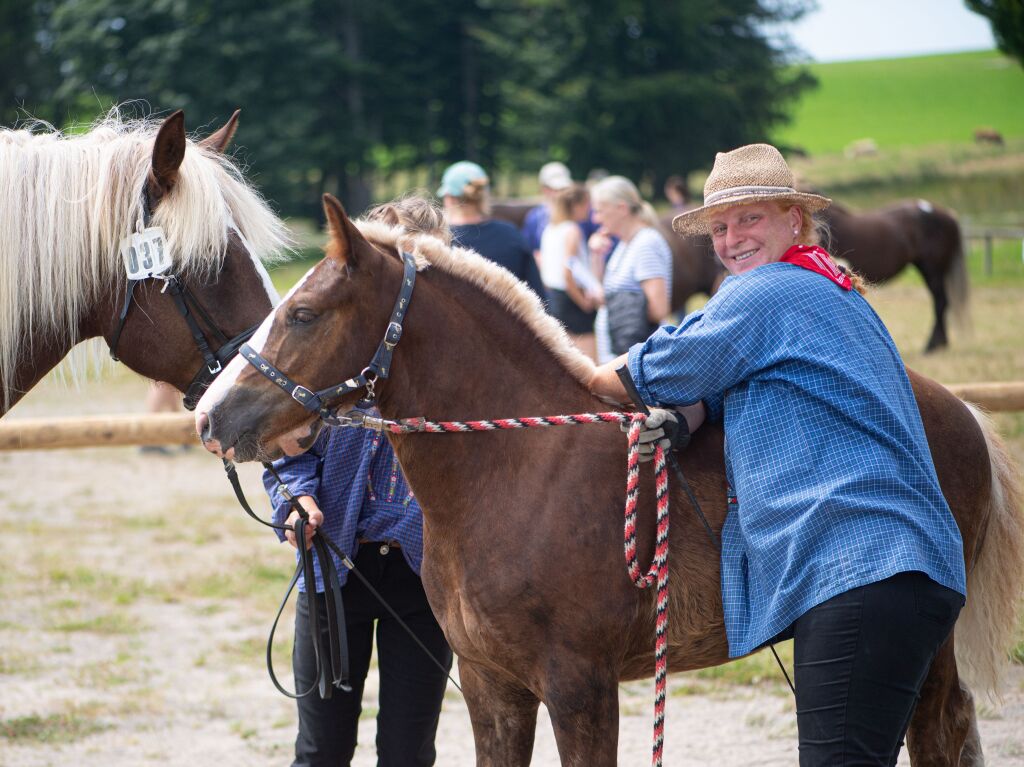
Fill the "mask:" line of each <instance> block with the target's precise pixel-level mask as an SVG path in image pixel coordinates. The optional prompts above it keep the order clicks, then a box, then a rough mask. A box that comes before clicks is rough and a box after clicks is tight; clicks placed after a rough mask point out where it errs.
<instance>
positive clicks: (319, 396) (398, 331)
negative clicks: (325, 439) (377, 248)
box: [241, 252, 416, 425]
mask: <svg viewBox="0 0 1024 767" xmlns="http://www.w3.org/2000/svg"><path fill="white" fill-rule="evenodd" d="M402 261H403V263H404V273H403V275H402V287H401V289H400V290H399V292H398V298H396V299H395V305H394V308H393V309H392V310H391V320H390V321H389V322H388V327H387V330H386V331H385V332H384V339H383V340H382V341H381V342H380V344H379V345H378V346H377V351H376V352H375V353H374V355H373V359H371V360H370V364H369V365H367V366H366V367H365V368H363V370H362V371H361V372H360V373H359V375H357V376H355V377H354V378H349V379H348V380H346V381H342V382H341V383H340V384H335V385H334V386H329V387H327V388H326V389H320V390H319V391H312V390H310V389H307V388H306V387H305V386H302V385H301V384H299V383H296V382H295V381H293V380H292V379H291V378H289V377H288V376H287V375H286V374H285V373H284V372H283V371H281V370H280V369H278V368H277V367H275V366H274V365H273V364H272V363H271V362H270V361H268V360H267V358H266V357H264V356H263V355H262V354H260V353H259V352H258V351H256V350H255V349H253V348H252V347H251V346H249V344H243V345H242V347H241V353H242V359H244V360H245V361H246V362H248V363H249V364H250V365H252V366H253V367H254V368H256V370H258V371H259V372H260V373H262V374H263V375H264V376H266V377H267V378H269V379H270V380H271V381H273V382H274V383H275V384H277V385H278V386H279V387H280V388H281V390H282V391H284V392H285V393H286V394H288V396H290V397H291V398H292V399H293V400H295V401H296V402H298V403H299V404H300V405H302V407H304V408H305V409H306V410H308V411H309V412H311V413H313V414H315V415H316V416H318V417H319V418H320V419H321V420H323V421H325V422H326V423H328V424H331V425H336V422H337V417H336V415H335V414H334V412H333V411H332V410H331V409H330V405H331V404H332V403H333V402H334V401H335V400H338V399H340V398H341V397H343V396H345V395H346V394H349V393H350V392H354V391H357V390H358V389H366V396H365V398H364V400H365V402H366V403H372V401H373V399H374V397H375V396H376V393H375V391H374V385H375V384H376V383H377V381H378V380H379V379H381V378H387V377H388V376H389V375H390V373H391V358H392V356H393V354H394V351H395V347H396V346H397V345H398V342H399V341H400V340H401V338H402V323H403V322H404V321H405V313H406V312H407V311H408V310H409V302H410V301H411V300H412V291H413V288H414V287H415V286H416V260H415V258H413V256H412V255H410V254H409V253H405V252H403V253H402Z"/></svg>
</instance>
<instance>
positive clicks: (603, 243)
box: [587, 227, 612, 258]
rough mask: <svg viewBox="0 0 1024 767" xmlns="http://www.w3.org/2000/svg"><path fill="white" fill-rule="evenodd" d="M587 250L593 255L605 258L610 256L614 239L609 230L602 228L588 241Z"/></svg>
mask: <svg viewBox="0 0 1024 767" xmlns="http://www.w3.org/2000/svg"><path fill="white" fill-rule="evenodd" d="M587 248H588V249H589V250H590V252H591V253H593V254H595V255H597V256H600V257H601V258H604V257H605V256H607V255H608V251H610V250H611V249H612V238H611V235H610V234H608V230H607V229H605V228H604V227H601V228H600V229H598V230H597V231H596V232H594V233H593V234H592V235H590V239H589V240H587Z"/></svg>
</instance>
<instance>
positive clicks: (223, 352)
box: [109, 189, 260, 411]
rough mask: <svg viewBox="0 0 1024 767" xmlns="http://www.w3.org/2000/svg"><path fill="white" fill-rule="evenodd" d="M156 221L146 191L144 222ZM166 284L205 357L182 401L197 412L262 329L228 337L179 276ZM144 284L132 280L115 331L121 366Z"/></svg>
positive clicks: (112, 352) (112, 343)
mask: <svg viewBox="0 0 1024 767" xmlns="http://www.w3.org/2000/svg"><path fill="white" fill-rule="evenodd" d="M152 220H153V205H152V202H151V201H150V199H149V190H148V189H143V193H142V222H143V226H144V227H148V226H149V225H150V223H151V222H152ZM157 279H161V280H163V282H164V287H163V290H164V291H168V292H170V294H171V299H172V300H173V301H174V305H175V308H177V310H178V313H179V314H180V315H181V316H182V318H183V319H184V320H185V323H186V324H187V325H188V329H189V332H190V333H191V334H192V339H193V340H194V341H195V343H196V348H198V349H199V353H200V354H201V355H202V357H203V365H202V366H201V367H200V368H199V370H198V371H197V372H196V374H195V375H194V376H193V377H192V381H191V383H189V385H188V388H187V389H186V390H185V397H184V399H183V400H182V405H183V406H184V408H185V409H186V410H189V411H191V410H195V409H196V405H197V404H198V403H199V399H200V398H201V397H202V396H203V393H204V392H205V391H206V389H207V388H209V386H210V384H211V383H212V382H213V379H214V378H216V377H217V374H218V373H220V371H221V370H222V369H223V367H224V365H226V364H227V363H228V362H229V361H230V360H231V358H232V357H234V356H235V355H236V354H238V350H239V348H240V347H241V346H242V344H244V343H245V342H246V341H248V340H249V339H250V338H252V336H253V334H254V333H255V332H256V329H257V328H259V326H260V323H257V324H255V325H253V326H252V327H251V328H246V329H245V330H243V331H242V332H241V333H239V334H238V335H237V336H235V337H234V338H230V339H229V338H228V337H227V336H225V335H224V333H223V332H222V331H221V329H220V328H219V327H217V323H216V322H214V321H213V318H212V317H211V316H210V314H209V312H207V311H206V309H204V308H203V305H202V304H201V303H199V300H198V299H196V297H195V296H194V295H192V292H191V291H190V290H189V289H188V286H187V285H185V284H184V283H183V282H182V281H181V280H180V279H179V278H178V277H177V276H176V275H173V274H172V275H169V276H167V277H158V278H157ZM140 282H142V280H128V285H127V289H126V291H125V296H124V304H122V306H121V313H120V314H119V315H118V318H117V328H116V329H115V330H114V335H113V337H112V338H111V339H110V345H109V349H110V357H111V359H112V360H114V362H120V361H121V360H120V358H118V356H117V346H118V344H119V343H120V341H121V333H122V332H123V331H124V326H125V322H126V321H127V319H128V312H129V310H130V309H131V306H132V301H133V300H134V297H135V287H136V286H137V285H138V284H139V283H140ZM195 314H198V315H199V317H200V318H201V319H202V320H203V322H204V323H206V326H207V328H209V331H210V335H211V336H212V337H213V340H214V342H215V343H216V344H217V351H216V353H214V352H212V351H211V350H210V342H209V341H208V340H207V336H206V334H205V333H204V332H203V330H202V328H200V327H199V323H198V322H196V318H195V316H194V315H195Z"/></svg>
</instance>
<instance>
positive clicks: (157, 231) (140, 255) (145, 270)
mask: <svg viewBox="0 0 1024 767" xmlns="http://www.w3.org/2000/svg"><path fill="white" fill-rule="evenodd" d="M121 258H122V259H123V260H124V270H125V272H127V274H128V279H129V280H144V279H146V278H147V277H154V276H156V275H158V274H163V273H164V272H166V271H167V270H168V269H170V268H171V254H170V253H168V252H167V243H166V242H165V240H164V230H163V229H161V228H160V227H159V226H151V227H149V228H147V229H145V230H143V231H141V232H136V233H135V234H133V235H130V236H128V237H125V238H124V239H123V240H121Z"/></svg>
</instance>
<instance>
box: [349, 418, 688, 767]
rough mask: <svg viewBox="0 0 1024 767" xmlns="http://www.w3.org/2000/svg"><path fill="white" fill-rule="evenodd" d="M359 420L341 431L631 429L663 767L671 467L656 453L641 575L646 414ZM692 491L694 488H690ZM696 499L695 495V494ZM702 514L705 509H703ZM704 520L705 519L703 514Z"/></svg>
mask: <svg viewBox="0 0 1024 767" xmlns="http://www.w3.org/2000/svg"><path fill="white" fill-rule="evenodd" d="M355 413H356V414H355V415H342V416H337V417H336V420H337V424H336V425H339V426H349V427H357V428H368V429H377V430H380V431H388V432H391V433H392V434H411V433H416V432H426V433H435V434H436V433H445V434H450V433H465V432H473V431H497V430H501V429H529V428H534V427H547V426H576V425H581V424H587V423H619V424H623V423H628V424H629V432H628V441H629V447H628V451H627V455H626V506H625V518H624V523H623V544H624V553H625V558H626V572H627V573H628V574H629V577H630V579H631V580H632V581H633V585H635V586H636V587H637V588H639V589H646V588H650V587H651V586H652V585H654V584H657V586H658V595H657V611H656V618H655V637H654V739H653V747H652V757H651V763H652V764H653V765H654V767H662V760H663V755H664V749H665V700H666V697H667V687H668V527H669V513H668V499H669V494H668V463H667V461H666V457H665V451H664V450H663V449H662V447H661V445H655V448H654V473H655V485H654V487H655V498H656V502H657V517H656V524H657V533H656V536H655V546H654V559H653V560H652V562H651V567H650V569H649V570H648V571H647V573H646V574H643V573H641V572H640V564H639V562H638V561H637V551H636V515H637V497H638V495H639V490H640V430H641V427H642V426H643V423H644V421H645V420H646V418H647V415H646V414H645V413H640V412H636V413H622V412H614V411H612V412H601V413H574V414H572V415H552V416H543V417H532V418H500V419H496V420H491V421H428V420H426V419H425V418H403V419H400V420H397V421H391V420H387V419H384V418H376V417H373V416H368V415H364V414H362V413H359V412H358V411H355ZM687 490H689V488H687ZM691 498H692V494H691ZM697 508H698V509H699V508H700V507H699V506H698V507H697ZM701 516H702V517H703V514H701Z"/></svg>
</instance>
